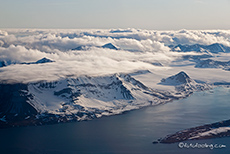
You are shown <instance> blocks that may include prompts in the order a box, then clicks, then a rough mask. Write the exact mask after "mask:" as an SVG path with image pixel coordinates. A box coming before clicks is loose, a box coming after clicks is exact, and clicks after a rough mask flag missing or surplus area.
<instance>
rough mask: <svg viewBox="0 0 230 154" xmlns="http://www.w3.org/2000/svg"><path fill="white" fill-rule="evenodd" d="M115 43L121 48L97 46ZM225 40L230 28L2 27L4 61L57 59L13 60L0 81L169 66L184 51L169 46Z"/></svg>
mask: <svg viewBox="0 0 230 154" xmlns="http://www.w3.org/2000/svg"><path fill="white" fill-rule="evenodd" d="M106 43H113V44H114V45H116V46H118V47H119V48H120V49H121V50H111V49H103V48H98V46H103V45H104V44H106ZM213 43H222V44H224V45H228V46H230V31H227V30H225V31H223V30H207V31H205V30H197V31H194V30H179V31H151V30H138V29H127V30H126V29H118V30H35V29H30V30H25V29H20V30H17V29H9V30H6V31H0V61H1V60H11V61H16V62H31V61H37V60H39V59H41V58H43V57H47V58H50V59H52V60H54V61H55V62H54V63H46V64H33V65H22V64H17V65H10V66H7V67H4V68H0V79H1V80H8V79H12V80H18V81H20V82H31V81H39V80H57V79H58V78H62V77H66V76H67V75H74V76H81V75H105V74H113V73H117V72H124V73H128V72H132V71H135V70H140V69H156V70H157V69H166V68H164V67H157V66H154V65H152V64H151V63H155V62H160V63H162V64H164V65H166V66H167V64H169V63H170V62H171V61H173V60H175V59H176V58H179V57H181V56H182V55H185V54H194V53H177V52H171V51H170V48H169V47H168V45H178V44H204V45H209V44H213ZM81 45H86V46H94V47H91V48H90V50H86V51H77V50H72V49H74V48H76V47H78V46H81Z"/></svg>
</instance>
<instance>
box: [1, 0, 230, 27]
mask: <svg viewBox="0 0 230 154" xmlns="http://www.w3.org/2000/svg"><path fill="white" fill-rule="evenodd" d="M229 8H230V0H39V1H38V0H20V1H19V0H7V1H6V0H0V28H1V29H4V28H48V29H51V28H60V29H75V28H76V29H82V28H83V29H91V28H92V29H105V28H106V29H107V28H140V29H152V30H179V29H194V30H197V29H199V30H203V29H229V27H230V20H229V16H230V9H229Z"/></svg>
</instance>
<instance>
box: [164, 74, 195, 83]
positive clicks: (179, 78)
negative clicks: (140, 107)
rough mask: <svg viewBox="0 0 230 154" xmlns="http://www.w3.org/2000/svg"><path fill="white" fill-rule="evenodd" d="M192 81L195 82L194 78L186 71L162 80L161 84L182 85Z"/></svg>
mask: <svg viewBox="0 0 230 154" xmlns="http://www.w3.org/2000/svg"><path fill="white" fill-rule="evenodd" d="M190 82H193V80H192V79H191V78H190V77H189V76H188V75H187V74H186V73H185V72H184V71H181V72H180V73H178V74H176V75H173V76H170V77H168V78H166V79H162V80H161V84H165V85H180V84H186V83H190Z"/></svg>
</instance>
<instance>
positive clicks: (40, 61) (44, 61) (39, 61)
mask: <svg viewBox="0 0 230 154" xmlns="http://www.w3.org/2000/svg"><path fill="white" fill-rule="evenodd" d="M51 62H54V61H53V60H50V59H48V58H46V57H44V58H42V59H40V60H38V61H36V62H35V64H42V63H51Z"/></svg>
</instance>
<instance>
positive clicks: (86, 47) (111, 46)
mask: <svg viewBox="0 0 230 154" xmlns="http://www.w3.org/2000/svg"><path fill="white" fill-rule="evenodd" d="M92 47H96V48H105V49H112V50H119V48H118V47H116V46H115V45H114V44H112V43H107V44H105V45H103V46H92V45H81V46H78V47H76V48H74V49H72V50H90V49H91V48H92Z"/></svg>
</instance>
